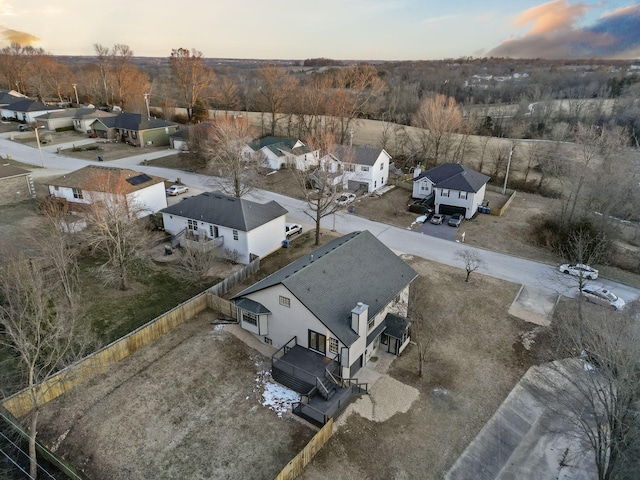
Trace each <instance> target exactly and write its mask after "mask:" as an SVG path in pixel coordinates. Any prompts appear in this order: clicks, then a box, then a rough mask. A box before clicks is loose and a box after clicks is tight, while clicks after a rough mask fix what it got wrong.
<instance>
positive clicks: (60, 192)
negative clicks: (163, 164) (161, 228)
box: [49, 165, 167, 217]
mask: <svg viewBox="0 0 640 480" xmlns="http://www.w3.org/2000/svg"><path fill="white" fill-rule="evenodd" d="M164 182H165V179H164V178H161V177H156V176H154V175H148V174H146V173H140V172H136V171H135V170H129V169H126V168H115V167H101V166H97V165H96V166H94V165H89V166H87V167H83V168H81V169H79V170H76V171H74V172H71V173H67V174H65V175H62V176H60V177H57V178H54V179H53V180H51V181H50V182H49V193H50V194H51V195H52V196H54V197H58V198H62V199H65V200H66V201H67V202H69V204H70V205H77V206H78V210H82V206H83V205H87V204H89V203H90V202H91V199H92V198H100V199H101V200H102V199H103V198H104V196H105V194H124V195H126V197H127V201H128V202H130V204H131V205H135V206H136V208H137V209H138V210H139V211H138V212H137V214H138V216H140V217H142V216H145V215H150V214H152V213H155V212H157V211H159V210H161V209H163V208H165V207H166V206H167V195H166V192H165V186H164Z"/></svg>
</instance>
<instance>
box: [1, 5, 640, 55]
mask: <svg viewBox="0 0 640 480" xmlns="http://www.w3.org/2000/svg"><path fill="white" fill-rule="evenodd" d="M12 41H16V42H18V43H21V44H23V45H25V44H29V45H33V46H36V47H42V48H43V49H45V50H46V51H47V52H50V53H52V54H54V55H93V54H94V53H95V51H94V49H93V45H94V44H96V43H99V44H101V45H104V46H108V47H111V46H113V45H114V44H116V43H121V44H126V45H128V46H129V47H130V48H131V49H132V50H133V52H134V54H135V55H137V56H155V57H167V56H169V55H170V54H171V50H172V49H175V48H188V49H192V48H195V49H196V50H198V51H201V52H202V53H203V55H204V56H205V57H214V58H255V59H301V60H303V59H307V58H319V57H325V58H332V59H338V60H437V59H445V58H459V57H485V56H500V57H512V58H549V59H551V58H592V57H596V58H597V57H600V58H612V59H613V58H615V59H638V58H640V3H639V2H638V1H630V0H600V1H598V2H588V1H569V0H553V1H550V2H539V1H531V0H508V1H507V0H482V1H478V0H449V1H442V0H438V1H435V0H347V1H345V0H321V1H320V0H178V1H176V0H107V1H104V2H87V1H86V0H55V1H42V0H40V1H32V2H26V1H24V0H0V46H6V45H8V44H9V43H10V42H12Z"/></svg>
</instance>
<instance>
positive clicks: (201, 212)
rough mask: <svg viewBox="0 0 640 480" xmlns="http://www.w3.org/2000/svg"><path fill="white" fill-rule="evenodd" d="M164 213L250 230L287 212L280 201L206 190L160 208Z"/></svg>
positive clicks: (235, 228) (245, 230)
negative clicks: (254, 198) (258, 201)
mask: <svg viewBox="0 0 640 480" xmlns="http://www.w3.org/2000/svg"><path fill="white" fill-rule="evenodd" d="M160 212H162V213H167V214H170V215H176V216H179V217H184V218H191V219H194V220H200V221H203V222H206V223H211V224H213V225H219V226H221V227H227V228H233V229H234V230H241V231H243V232H249V231H251V230H253V229H254V228H257V227H259V226H260V225H264V224H265V223H268V222H270V221H271V220H274V219H276V218H278V217H281V216H282V215H285V214H286V213H287V210H285V209H284V207H282V205H280V204H279V203H278V202H275V201H273V200H272V201H270V202H269V203H257V202H252V201H250V200H245V199H244V198H236V197H231V196H229V195H225V194H223V193H221V192H205V193H201V194H200V195H196V196H195V197H191V198H186V199H184V200H182V201H181V202H178V203H176V204H175V205H171V206H170V207H167V208H164V209H162V210H160Z"/></svg>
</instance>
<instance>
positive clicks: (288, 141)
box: [249, 137, 297, 152]
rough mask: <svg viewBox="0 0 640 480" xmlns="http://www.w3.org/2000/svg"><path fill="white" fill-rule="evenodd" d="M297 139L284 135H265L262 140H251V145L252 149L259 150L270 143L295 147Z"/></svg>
mask: <svg viewBox="0 0 640 480" xmlns="http://www.w3.org/2000/svg"><path fill="white" fill-rule="evenodd" d="M296 142H297V140H296V139H295V138H284V137H264V138H261V139H260V140H256V141H255V142H251V143H250V144H249V147H251V149H252V150H254V151H256V152H257V151H258V150H260V149H261V148H263V147H268V146H270V145H275V144H281V145H283V146H285V147H287V148H293V146H294V145H295V144H296Z"/></svg>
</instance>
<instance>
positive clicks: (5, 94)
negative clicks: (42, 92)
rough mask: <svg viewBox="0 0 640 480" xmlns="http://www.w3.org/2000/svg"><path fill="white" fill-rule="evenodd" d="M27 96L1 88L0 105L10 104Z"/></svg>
mask: <svg viewBox="0 0 640 480" xmlns="http://www.w3.org/2000/svg"><path fill="white" fill-rule="evenodd" d="M25 98H27V96H26V95H23V94H21V93H18V92H16V91H15V90H1V91H0V105H2V106H5V105H11V104H12V103H15V102H19V101H21V100H24V99H25Z"/></svg>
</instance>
